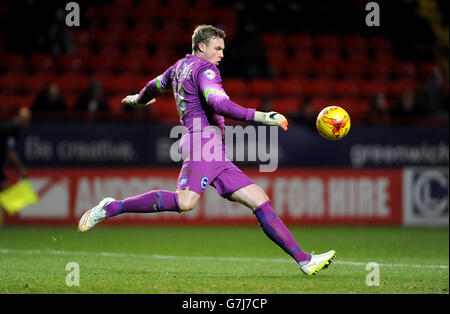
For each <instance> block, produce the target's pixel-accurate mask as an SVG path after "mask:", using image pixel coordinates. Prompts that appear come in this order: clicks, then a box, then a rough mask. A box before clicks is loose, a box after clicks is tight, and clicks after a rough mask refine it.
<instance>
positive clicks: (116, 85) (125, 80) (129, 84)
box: [99, 75, 134, 95]
mask: <svg viewBox="0 0 450 314" xmlns="http://www.w3.org/2000/svg"><path fill="white" fill-rule="evenodd" d="M133 79H134V77H132V76H125V75H120V76H116V75H105V76H100V77H99V80H100V82H101V83H102V85H103V89H104V91H105V92H106V93H107V94H110V95H128V94H131V93H133V92H134V89H133V88H134V83H133Z"/></svg>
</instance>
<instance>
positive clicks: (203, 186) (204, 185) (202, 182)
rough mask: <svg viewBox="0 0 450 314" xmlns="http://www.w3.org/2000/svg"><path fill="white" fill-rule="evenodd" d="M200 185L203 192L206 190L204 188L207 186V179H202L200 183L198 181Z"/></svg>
mask: <svg viewBox="0 0 450 314" xmlns="http://www.w3.org/2000/svg"><path fill="white" fill-rule="evenodd" d="M200 184H201V186H202V189H203V190H204V189H206V187H207V186H208V177H203V178H202V181H200Z"/></svg>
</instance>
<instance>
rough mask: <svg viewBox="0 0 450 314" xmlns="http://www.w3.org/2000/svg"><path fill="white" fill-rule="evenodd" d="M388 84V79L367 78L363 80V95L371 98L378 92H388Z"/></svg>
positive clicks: (361, 90)
mask: <svg viewBox="0 0 450 314" xmlns="http://www.w3.org/2000/svg"><path fill="white" fill-rule="evenodd" d="M387 85H388V81H387V80H382V79H373V80H368V81H367V80H365V81H362V82H361V89H360V92H361V95H362V96H364V97H366V98H369V97H372V96H373V95H375V94H377V93H384V92H386V87H387Z"/></svg>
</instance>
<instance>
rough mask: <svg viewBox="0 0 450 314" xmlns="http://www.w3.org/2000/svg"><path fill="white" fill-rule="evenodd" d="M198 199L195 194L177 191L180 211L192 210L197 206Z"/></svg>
mask: <svg viewBox="0 0 450 314" xmlns="http://www.w3.org/2000/svg"><path fill="white" fill-rule="evenodd" d="M199 198H200V195H199V194H197V193H195V192H192V191H186V190H181V191H178V204H179V207H180V211H182V212H187V211H190V210H193V209H194V208H195V206H196V205H197V202H198V200H199Z"/></svg>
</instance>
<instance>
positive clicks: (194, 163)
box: [177, 139, 255, 198]
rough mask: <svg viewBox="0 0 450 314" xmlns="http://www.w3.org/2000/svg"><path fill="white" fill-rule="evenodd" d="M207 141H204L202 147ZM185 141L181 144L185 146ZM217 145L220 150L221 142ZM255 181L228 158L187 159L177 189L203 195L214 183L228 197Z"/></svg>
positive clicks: (220, 193) (221, 194)
mask: <svg viewBox="0 0 450 314" xmlns="http://www.w3.org/2000/svg"><path fill="white" fill-rule="evenodd" d="M205 142H206V141H202V148H203V147H204V144H205ZM183 143H184V141H183V139H182V140H181V146H183ZM210 144H211V143H210ZM215 146H216V147H218V149H219V150H221V149H222V146H221V143H220V144H219V143H216V145H215ZM191 147H192V146H191ZM224 156H225V149H224V148H223V155H222V157H224ZM201 159H203V158H201ZM254 183H255V182H253V180H252V179H250V178H249V177H248V176H247V175H246V174H245V173H244V172H242V170H240V169H239V168H238V167H236V166H235V165H234V164H233V163H232V162H231V161H229V160H227V159H226V158H221V159H220V160H211V161H205V160H185V161H184V162H183V166H182V168H181V171H180V174H179V176H178V180H177V190H184V189H189V190H190V191H194V192H197V193H198V194H200V195H201V194H203V192H204V191H205V189H206V188H207V187H208V185H212V186H213V187H215V188H216V190H217V192H218V193H219V195H220V196H222V197H224V198H227V197H228V196H229V195H230V194H232V193H233V192H235V191H237V190H239V189H240V188H243V187H246V186H248V185H250V184H254Z"/></svg>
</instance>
